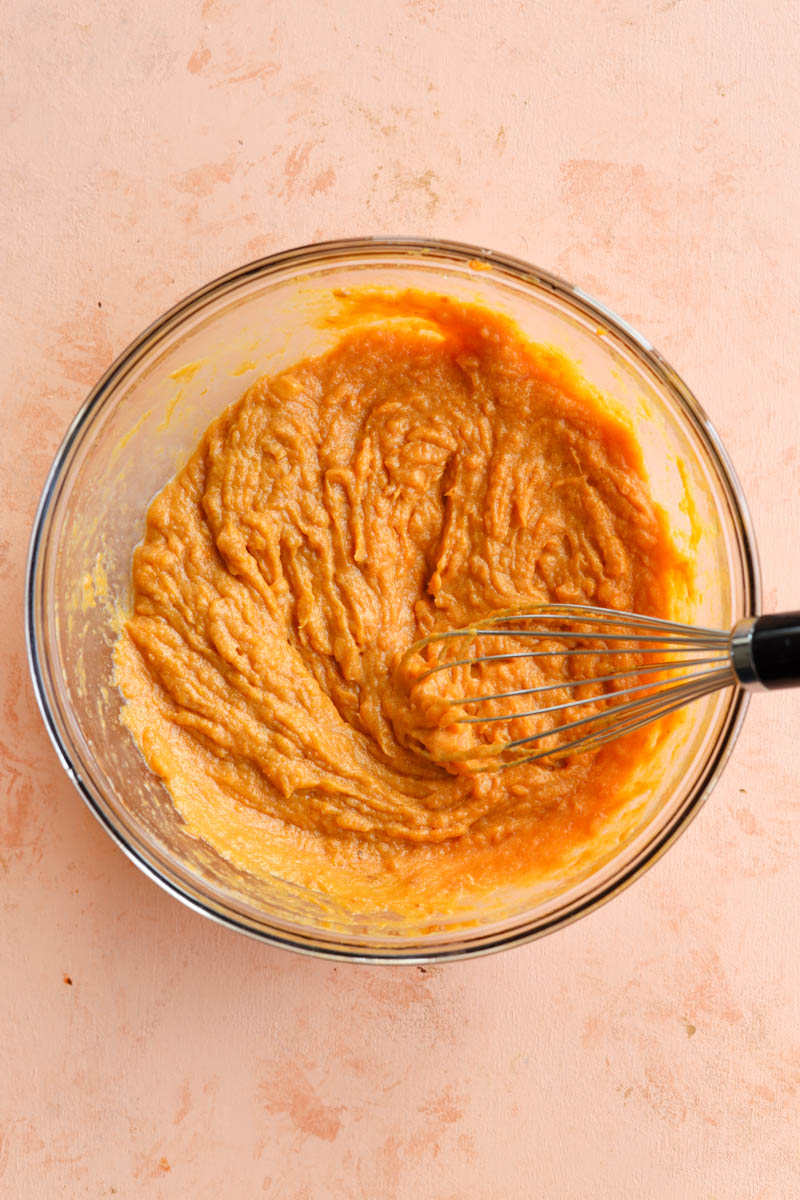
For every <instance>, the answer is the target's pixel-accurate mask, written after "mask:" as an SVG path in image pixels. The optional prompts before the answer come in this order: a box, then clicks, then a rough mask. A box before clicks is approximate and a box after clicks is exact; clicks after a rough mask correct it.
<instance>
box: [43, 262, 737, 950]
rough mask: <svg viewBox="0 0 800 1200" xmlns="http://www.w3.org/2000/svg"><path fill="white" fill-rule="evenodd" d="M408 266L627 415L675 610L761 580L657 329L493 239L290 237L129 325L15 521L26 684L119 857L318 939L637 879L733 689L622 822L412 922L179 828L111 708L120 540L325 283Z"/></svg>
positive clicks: (477, 927)
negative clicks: (612, 836) (531, 876)
mask: <svg viewBox="0 0 800 1200" xmlns="http://www.w3.org/2000/svg"><path fill="white" fill-rule="evenodd" d="M353 286H360V287H378V288H390V289H400V288H405V287H417V288H422V289H426V290H429V291H433V292H437V293H440V294H447V295H450V296H453V297H456V298H460V299H466V300H471V301H477V302H479V303H483V304H485V305H487V306H488V307H490V308H494V309H497V310H499V311H502V312H505V313H508V314H509V315H511V316H512V317H513V318H514V319H515V320H516V321H517V322H518V324H519V326H520V327H521V329H522V330H523V332H524V333H525V334H527V335H528V336H529V337H530V338H531V339H532V340H534V341H536V342H542V343H546V344H550V345H553V346H555V347H557V348H558V349H559V350H561V351H563V352H564V353H565V354H566V355H567V356H568V357H569V358H570V359H572V360H573V361H575V362H576V363H577V364H578V365H579V368H580V370H581V371H582V372H583V374H584V376H585V377H586V378H587V379H588V381H589V382H590V383H592V384H593V385H595V386H596V387H597V388H599V389H600V391H601V392H603V393H605V394H607V395H608V396H610V397H611V399H612V402H613V405H614V407H615V408H617V409H618V410H619V411H620V413H621V414H623V415H624V417H625V418H626V419H627V420H629V421H630V422H631V423H632V424H633V425H634V426H635V429H636V433H637V436H638V438H639V441H640V443H641V445H642V448H643V452H644V459H645V464H646V467H647V471H648V473H649V476H650V484H651V489H652V492H653V495H654V498H655V499H656V500H657V501H658V502H659V503H660V504H661V505H662V506H663V507H664V509H665V510H666V511H667V513H668V514H669V518H670V521H671V523H672V526H673V529H674V531H675V536H676V539H677V540H678V541H679V542H682V543H684V544H685V545H686V546H687V548H689V549H691V552H692V554H693V556H694V557H695V559H696V563H697V579H698V589H697V592H698V599H697V604H696V607H695V609H694V611H693V612H692V613H690V614H688V615H689V616H690V617H691V618H692V619H695V620H696V621H697V622H698V623H702V624H703V625H713V626H718V627H720V628H729V627H730V626H732V625H733V624H734V622H735V621H736V620H738V619H739V618H740V617H743V616H746V615H749V614H751V613H753V612H755V611H756V610H757V608H758V605H759V600H760V584H759V572H758V564H757V556H756V550H755V543H754V539H753V533H752V530H751V525H750V519H749V515H748V512H747V507H746V504H745V502H744V499H743V496H742V492H741V488H740V486H739V483H738V481H737V479H736V476H735V474H734V471H733V468H732V466H731V464H730V461H729V460H728V457H727V454H726V453H725V450H724V448H723V446H722V443H721V442H720V439H719V437H718V435H717V434H716V432H715V431H714V429H713V427H712V426H711V424H710V423H709V421H708V418H707V417H706V415H705V413H704V412H703V410H702V409H701V407H700V406H699V404H698V403H697V401H696V400H695V398H694V397H693V396H692V394H691V392H690V391H689V390H688V388H687V387H686V385H685V384H684V383H683V382H682V381H681V380H680V379H679V378H678V376H677V375H676V374H675V372H674V371H673V370H672V369H671V368H670V367H669V366H668V365H667V363H665V362H664V360H663V359H662V358H661V357H660V356H659V355H658V354H657V353H656V352H655V351H654V350H653V348H652V346H650V344H649V343H648V342H647V341H646V340H645V339H644V338H643V337H642V336H641V335H639V334H638V333H636V332H635V331H634V330H633V329H631V328H630V326H628V325H627V324H626V323H625V322H624V321H622V320H620V319H619V318H618V317H615V316H614V315H613V314H612V313H611V312H609V311H608V310H607V309H606V308H604V307H603V305H602V304H599V303H597V302H596V301H594V300H591V299H590V298H589V297H588V296H586V295H585V294H584V293H583V292H582V291H580V290H579V289H577V288H573V287H570V286H569V285H568V284H566V283H564V282H562V281H561V280H559V279H556V278H554V277H553V276H552V275H548V274H547V273H546V272H544V271H539V270H537V269H536V268H534V267H531V266H529V265H527V264H526V263H524V262H520V261H519V260H517V259H513V258H509V257H507V256H505V255H501V254H495V253H494V252H492V251H490V250H486V249H479V248H477V247H474V246H466V245H460V244H457V243H452V242H435V241H426V240H422V239H406V238H392V239H360V240H352V241H342V242H329V243H325V244H320V245H313V246H307V247H302V248H300V249H296V250H289V251H287V252H285V253H282V254H276V255H273V256H272V257H270V258H265V259H261V260H260V261H258V262H255V263H251V264H249V265H248V266H244V267H241V268H240V269H239V270H236V271H232V272H230V274H228V275H225V276H223V277H222V278H220V279H217V280H215V281H214V282H213V283H210V284H208V285H207V286H206V287H204V288H201V289H200V290H199V291H197V292H195V293H194V294H193V295H191V296H189V297H188V299H186V300H183V301H181V302H180V303H179V304H177V305H176V306H175V307H174V308H172V309H171V310H170V311H169V312H167V313H166V314H165V315H164V316H162V317H160V318H159V319H158V320H157V321H156V322H155V323H154V324H153V325H151V326H150V328H149V329H147V330H145V332H144V333H142V334H141V336H140V337H138V338H137V339H136V341H134V342H133V343H132V344H131V345H130V346H129V347H128V348H127V350H125V351H124V352H123V353H122V354H121V355H120V357H119V358H118V359H117V361H116V362H115V363H114V364H113V365H112V366H111V367H110V368H109V369H108V371H107V372H106V373H105V375H104V376H103V378H102V379H101V380H100V381H99V383H98V384H97V385H96V387H95V388H94V390H93V391H92V392H91V394H90V396H89V397H88V399H87V400H86V402H85V404H84V405H83V407H82V409H81V410H80V412H79V413H78V415H77V416H76V418H75V420H74V421H73V423H72V425H71V427H70V429H69V431H68V432H67V435H66V437H65V438H64V441H63V443H62V445H61V448H60V449H59V451H58V454H57V455H56V459H55V462H54V463H53V466H52V469H51V471H50V474H49V476H48V479H47V483H46V485H45V488H44V492H43V495H42V498H41V501H40V504H39V508H38V512H37V514H36V519H35V523H34V528H33V534H32V538H31V545H30V553H29V560H28V575H27V592H26V630H27V638H28V652H29V658H30V669H31V674H32V677H33V683H34V687H35V690H36V696H37V699H38V702H39V706H40V708H41V711H42V715H43V717H44V720H45V723H46V725H47V728H48V731H49V733H50V736H51V738H52V740H53V742H54V744H55V747H56V750H57V751H58V754H59V757H60V759H61V762H62V763H63V766H64V768H65V770H66V771H67V773H68V775H69V776H70V778H71V779H72V781H73V782H74V784H75V786H76V787H77V789H78V790H79V791H80V793H81V795H82V796H83V797H84V799H85V800H86V802H87V803H88V805H89V807H90V808H91V809H92V811H93V812H94V813H95V815H96V816H97V817H98V819H99V820H100V821H101V823H102V824H103V825H104V826H105V828H106V829H107V830H108V832H109V833H110V834H111V836H112V837H113V838H114V839H115V840H116V841H117V843H118V844H119V845H120V846H121V847H122V849H123V850H124V851H125V852H126V853H127V854H128V855H129V856H130V858H132V859H133V861H134V862H135V863H136V864H137V865H138V866H139V867H140V868H141V869H142V870H143V871H145V872H146V873H147V874H149V875H150V876H151V877H152V878H153V879H155V880H156V881H157V882H158V883H160V884H161V885H162V886H163V887H164V888H166V890H167V891H169V892H171V893H172V894H173V895H175V896H177V897H179V898H180V899H181V900H183V901H184V902H185V903H186V904H188V905H189V906H190V907H192V908H194V909H196V910H197V911H198V912H201V913H204V914H205V915H206V916H209V917H213V918H214V919H216V920H218V921H220V922H222V923H223V924H226V925H229V926H231V927H233V928H235V929H239V930H241V931H243V932H245V933H249V934H252V935H254V936H256V937H258V938H261V939H263V940H264V941H267V942H270V943H272V944H275V945H281V946H287V947H291V948H293V949H295V950H302V951H306V952H309V953H313V954H318V955H323V956H327V957H330V958H347V959H354V960H360V961H370V962H374V961H393V962H397V961H411V962H427V961H431V960H441V959H452V958H463V957H467V956H470V955H473V954H480V953H486V952H488V951H492V950H499V949H502V948H503V947H507V946H512V945H515V944H518V943H521V942H525V941H529V940H530V939H532V938H535V937H538V936H540V935H542V934H544V933H547V932H549V931H552V930H555V929H558V928H559V927H560V926H562V925H565V924H566V923H567V922H570V921H573V920H575V919H576V918H577V917H579V916H582V915H583V914H585V913H588V912H589V911H591V910H592V909H594V908H596V907H597V906H598V905H599V904H601V903H603V902H604V901H606V900H608V899H609V898H610V897H611V896H613V895H615V894H616V893H617V892H618V891H620V890H622V889H623V888H625V887H627V885H628V884H629V883H630V882H631V881H632V880H633V879H635V878H636V876H637V875H639V874H640V873H641V872H642V871H643V870H645V868H647V867H648V866H649V865H650V864H651V863H653V862H654V861H655V859H656V858H657V857H658V856H659V855H660V854H661V853H662V852H663V851H664V850H665V848H666V847H667V846H668V845H669V844H670V843H671V842H672V841H673V839H674V838H675V837H676V836H677V835H678V834H679V833H680V832H681V830H683V829H684V828H685V827H686V825H687V824H688V822H689V821H690V820H691V818H692V817H693V816H694V814H695V813H696V812H697V811H698V809H699V808H700V806H701V804H702V803H703V802H704V800H705V799H706V797H707V796H708V794H709V792H710V791H711V788H712V787H713V785H714V783H715V781H716V779H717V778H718V776H719V774H720V771H721V770H722V768H723V765H724V763H725V761H726V759H727V757H728V755H729V753H730V751H731V748H732V746H733V743H734V741H735V738H736V735H737V732H738V730H739V727H740V725H741V721H742V718H743V715H744V712H745V709H746V705H747V699H746V697H745V695H744V694H742V693H740V692H736V691H734V690H733V689H728V690H727V691H726V692H723V693H718V694H717V695H715V696H712V697H710V698H707V699H706V700H704V701H700V702H697V703H696V704H695V705H693V706H692V707H691V708H690V709H689V710H688V717H687V720H686V721H685V722H684V725H683V726H682V729H683V733H682V735H681V737H680V738H678V739H677V741H676V743H675V745H671V746H670V748H669V753H668V754H666V755H665V756H664V761H663V764H661V765H660V769H659V772H658V773H657V774H658V781H657V783H656V784H653V783H652V781H651V782H650V783H649V784H645V783H643V785H642V787H643V792H642V795H641V797H640V804H639V810H638V813H639V815H638V817H637V820H636V823H635V826H634V828H633V829H632V830H631V829H626V830H625V831H624V832H621V833H620V836H619V839H618V842H617V844H616V845H614V846H613V847H612V848H611V849H610V850H608V851H607V852H606V853H605V854H604V857H603V858H601V859H600V860H597V861H590V862H588V864H587V863H584V864H583V865H580V864H578V865H576V868H575V870H574V871H573V872H571V873H570V874H569V876H568V877H565V878H561V879H558V880H556V881H551V882H550V883H549V884H547V885H546V886H542V887H539V888H538V889H537V890H535V891H528V892H527V893H526V892H524V891H519V890H517V891H516V892H509V894H508V895H507V896H504V897H500V898H498V897H497V896H495V897H493V898H492V900H491V902H489V901H488V900H486V901H478V902H476V903H474V904H473V905H472V908H471V909H470V910H469V911H464V912H462V913H460V914H457V915H453V916H451V917H447V916H443V917H442V918H441V920H438V921H434V922H432V923H429V925H428V926H427V927H426V928H425V929H421V928H414V927H411V926H408V925H404V924H403V922H402V921H401V920H399V919H398V920H397V921H395V922H393V921H392V920H391V915H389V918H388V919H387V914H380V919H378V915H377V914H371V913H361V914H355V915H354V914H353V913H351V912H347V911H344V910H343V911H341V912H340V911H338V910H336V909H335V908H332V907H331V906H330V905H329V904H328V903H325V902H323V901H322V900H321V897H319V896H316V895H314V893H313V891H311V890H306V889H303V888H299V887H295V886H292V885H289V884H286V882H285V881H281V880H273V881H270V880H258V879H255V878H253V877H251V876H249V875H247V874H245V873H243V872H240V871H237V870H236V869H235V868H233V867H232V866H231V865H230V864H229V863H228V862H227V861H225V860H224V859H222V858H221V857H220V856H218V855H217V854H216V853H215V852H214V851H213V850H212V849H211V848H210V847H209V846H207V845H206V844H205V843H204V842H202V841H201V840H199V839H197V838H195V837H193V836H191V834H190V833H189V832H188V830H187V829H186V827H185V826H184V824H183V821H182V818H181V817H180V816H179V814H178V812H177V811H176V809H175V808H174V807H173V805H172V803H171V801H170V799H169V797H168V795H167V794H166V792H165V791H164V789H163V786H162V784H161V782H160V781H159V780H158V779H157V778H156V777H155V776H154V775H152V774H151V773H150V771H149V770H148V768H147V767H146V765H145V763H144V760H143V759H142V757H141V755H140V753H139V750H138V748H137V747H136V745H135V744H134V742H133V740H132V738H131V735H130V734H129V732H128V731H127V729H126V728H125V727H124V726H123V725H122V723H121V722H120V720H119V713H120V708H121V703H122V701H121V697H120V695H119V693H118V691H117V689H116V687H115V685H114V678H113V662H112V650H113V645H114V640H115V636H116V632H115V631H116V628H117V627H118V625H117V621H118V618H117V616H116V613H117V612H118V610H119V606H122V607H123V608H124V607H125V605H126V603H127V601H128V598H129V595H130V568H131V554H132V550H133V547H134V546H135V545H136V543H137V542H138V541H139V540H140V539H141V537H142V534H143V530H144V515H145V511H146V509H147V506H148V503H149V501H150V499H151V498H152V497H153V495H154V494H155V493H156V492H157V491H158V490H159V489H160V488H161V487H162V486H163V484H165V483H166V482H167V480H169V479H170V478H171V477H172V476H173V475H174V474H175V472H176V470H177V469H179V467H180V466H181V465H182V464H183V462H185V460H186V458H187V456H188V453H189V451H190V450H191V449H192V448H193V446H194V445H195V444H196V442H197V441H198V439H199V437H200V436H201V434H202V432H203V430H204V429H205V427H206V426H207V425H208V424H209V422H210V421H211V419H212V418H213V417H214V416H215V415H217V414H218V413H219V412H220V411H221V410H222V408H224V407H225V406H226V405H227V404H229V403H230V402H231V401H233V400H234V399H236V398H237V397H238V396H239V395H240V394H241V393H242V391H243V390H244V388H245V387H246V386H247V384H248V383H249V382H251V381H252V380H254V379H255V378H256V377H257V376H258V375H259V374H261V373H263V372H264V371H271V372H272V371H276V370H279V369H280V368H282V367H284V366H287V365H289V364H291V363H293V362H295V361H297V360H298V359H300V358H303V357H305V356H306V355H308V354H310V353H317V352H320V351H322V350H324V349H325V348H326V347H327V346H328V345H330V344H331V343H332V341H333V340H335V338H336V337H337V336H339V335H338V334H336V333H334V332H332V331H331V330H330V329H327V330H326V328H325V323H324V321H323V320H322V318H323V317H324V316H325V314H326V312H328V311H329V310H330V307H331V304H332V292H334V290H335V289H338V288H342V287H353Z"/></svg>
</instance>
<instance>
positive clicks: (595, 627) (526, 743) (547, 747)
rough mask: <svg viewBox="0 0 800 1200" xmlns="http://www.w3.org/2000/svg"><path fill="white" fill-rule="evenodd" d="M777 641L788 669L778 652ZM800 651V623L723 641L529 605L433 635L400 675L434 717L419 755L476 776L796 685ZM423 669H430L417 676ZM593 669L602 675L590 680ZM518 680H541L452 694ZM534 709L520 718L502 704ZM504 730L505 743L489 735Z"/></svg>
mask: <svg viewBox="0 0 800 1200" xmlns="http://www.w3.org/2000/svg"><path fill="white" fill-rule="evenodd" d="M780 637H783V639H784V642H785V647H784V649H785V660H784V659H780V654H779V653H778V650H777V649H776V643H777V641H778V640H779V639H780ZM484 639H487V640H492V639H504V640H503V641H502V642H500V644H499V645H498V647H497V649H496V650H495V648H494V647H493V646H491V645H487V646H486V650H487V651H488V652H486V653H483V652H477V651H482V649H483V646H482V643H483V641H484ZM465 643H466V646H467V649H466V651H465V650H464V649H463V648H462V647H463V646H464V644H465ZM798 648H800V617H798V614H797V613H791V614H785V615H784V616H782V617H777V618H775V617H761V618H757V619H756V618H745V619H744V620H743V621H740V622H739V623H738V624H737V625H736V627H735V628H734V630H733V631H732V632H725V631H724V630H719V629H709V628H703V627H693V626H688V625H684V624H681V623H679V622H677V621H668V620H664V619H662V618H659V617H648V616H643V615H641V614H639V613H632V612H624V611H615V610H611V609H605V608H599V607H596V606H593V605H580V604H559V605H532V606H527V607H525V608H521V609H508V610H505V611H503V612H499V613H494V614H492V615H491V616H489V617H486V618H485V619H482V620H481V621H480V623H478V624H476V625H474V626H469V627H466V628H463V629H456V630H444V631H442V632H441V633H434V634H431V635H430V636H429V637H426V638H423V639H422V640H421V641H419V642H417V643H416V644H415V645H414V646H412V647H411V648H410V650H408V651H407V652H406V654H405V655H404V656H403V659H402V660H401V664H400V667H401V669H404V670H406V671H408V672H409V673H410V674H411V675H412V684H411V693H412V700H413V699H414V698H417V699H420V698H423V699H425V698H427V701H428V702H429V703H433V704H434V706H435V707H434V711H435V712H436V714H437V720H436V722H435V727H434V729H433V731H432V736H431V737H430V738H425V739H424V740H423V739H421V738H420V739H419V745H418V746H417V748H418V749H419V750H420V751H421V752H422V753H424V754H426V755H427V756H428V757H429V758H431V759H433V760H434V761H436V762H441V763H443V764H445V765H448V764H459V765H461V766H462V767H463V768H464V769H469V770H470V771H471V772H473V773H474V772H476V771H481V770H503V769H506V768H508V767H510V766H515V765H519V764H521V763H525V762H533V761H535V760H538V759H551V760H555V759H558V758H563V757H565V756H568V755H573V754H576V753H585V752H588V751H591V750H595V749H599V747H601V746H603V745H605V744H606V743H607V742H610V741H612V740H613V739H615V738H618V737H620V736H622V735H623V734H626V733H632V732H634V731H635V730H637V729H641V728H642V727H643V726H645V725H648V724H650V723H651V722H653V721H656V720H658V719H659V718H661V717H664V716H668V715H669V714H670V713H673V712H675V711H677V710H678V709H680V708H683V707H684V706H685V705H687V704H691V703H692V702H693V701H695V700H698V699H700V698H701V697H703V696H708V695H711V694H712V693H713V692H716V691H719V690H720V689H721V688H725V687H730V686H741V687H745V688H749V689H756V688H760V687H763V686H766V687H786V686H793V685H795V684H796V683H797V681H798V678H800V672H798V666H799V665H800V664H799V663H798ZM453 655H455V657H453ZM776 655H777V657H778V659H780V664H779V665H776ZM432 658H433V659H434V661H432V662H431V659H432ZM420 659H421V660H422V662H423V663H428V664H429V665H426V666H424V669H423V670H421V671H418V672H417V671H412V667H413V666H414V665H415V664H416V665H419V660H420ZM626 660H627V661H626ZM615 661H616V663H618V664H619V666H618V669H616V668H615ZM582 662H584V663H585V664H586V666H585V668H583V669H579V664H581V663H582ZM592 663H594V665H595V666H597V664H598V663H600V664H601V667H600V669H598V670H597V671H596V672H593V671H592V670H591V666H592ZM759 666H760V667H761V671H760V672H759ZM476 668H477V671H476ZM516 670H522V671H523V672H525V671H528V672H529V673H530V672H532V673H533V675H534V676H535V678H534V679H533V681H530V680H527V681H525V682H526V684H527V686H519V687H510V688H509V687H506V689H505V690H499V691H493V690H487V689H486V687H485V685H484V688H483V690H479V691H477V692H476V694H475V695H470V694H469V691H468V689H466V688H465V689H463V694H458V695H455V696H453V695H448V694H447V688H446V685H447V683H448V682H449V679H448V677H447V676H445V675H444V673H445V672H450V673H452V674H454V675H455V676H456V677H457V678H458V679H459V680H461V679H464V680H467V679H472V678H476V677H477V680H478V682H480V681H481V680H483V679H484V678H485V677H486V675H487V674H489V673H491V672H492V671H495V672H496V673H498V674H499V675H500V677H501V680H502V675H503V673H509V672H511V673H513V672H514V671H516ZM764 675H767V676H768V678H766V679H765V678H763V676H764ZM437 676H439V677H440V678H439V679H436V678H434V677H437ZM536 676H542V678H538V677H536ZM426 681H427V687H426V686H425V685H426ZM511 682H514V680H513V679H512V680H511ZM442 685H445V686H444V690H443V686H442ZM548 693H552V695H551V696H550V697H549V698H548V695H547V694H548ZM556 693H562V695H557V694H556ZM564 693H566V696H564V695H563V694H564ZM586 693H588V694H586ZM526 698H527V703H526V705H525V707H524V708H518V709H516V710H515V709H514V708H513V706H512V707H511V708H509V707H507V706H506V705H504V704H503V702H505V701H514V700H517V701H519V700H521V699H522V700H526ZM540 699H541V700H542V701H544V702H543V703H540V702H539V701H540ZM548 699H549V701H550V702H547V701H548ZM498 706H499V711H495V710H496V708H497V707H498ZM526 722H527V723H528V724H531V725H533V726H535V728H527V727H526ZM504 723H505V724H506V725H507V726H508V733H509V736H508V737H507V738H505V739H503V738H502V737H498V738H497V739H495V738H494V737H493V736H491V733H492V727H494V728H495V729H499V730H501V731H502V729H501V727H502V725H503V724H504ZM515 724H516V726H517V728H516V729H514V728H513V727H514V726H515ZM520 724H521V725H522V728H521V729H520V728H519V725H520ZM470 727H472V729H473V731H474V734H475V735H476V736H475V737H474V739H473V740H472V741H471V742H470V744H469V745H467V746H463V745H461V744H460V741H459V739H458V738H456V739H455V740H456V743H457V744H453V741H454V739H453V736H452V735H453V734H454V733H455V734H457V733H458V731H459V730H461V735H462V736H461V740H463V734H464V733H468V731H469V729H470ZM480 732H483V734H484V737H483V738H480V737H477V734H479V733H480ZM448 739H449V740H448ZM442 743H443V744H442ZM415 744H416V742H415Z"/></svg>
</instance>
